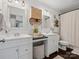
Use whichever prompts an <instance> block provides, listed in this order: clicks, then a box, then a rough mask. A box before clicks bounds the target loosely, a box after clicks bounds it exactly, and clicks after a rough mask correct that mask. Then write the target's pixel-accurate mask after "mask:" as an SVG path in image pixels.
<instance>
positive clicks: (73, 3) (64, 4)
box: [38, 0, 79, 14]
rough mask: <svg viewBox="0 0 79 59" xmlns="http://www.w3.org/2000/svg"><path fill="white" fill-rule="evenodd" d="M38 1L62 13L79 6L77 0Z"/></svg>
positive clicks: (78, 0)
mask: <svg viewBox="0 0 79 59" xmlns="http://www.w3.org/2000/svg"><path fill="white" fill-rule="evenodd" d="M38 1H39V2H41V3H43V4H46V5H48V6H50V7H51V8H53V9H55V10H56V11H58V12H60V13H61V14H62V13H65V12H68V11H72V10H75V9H78V8H79V0H38Z"/></svg>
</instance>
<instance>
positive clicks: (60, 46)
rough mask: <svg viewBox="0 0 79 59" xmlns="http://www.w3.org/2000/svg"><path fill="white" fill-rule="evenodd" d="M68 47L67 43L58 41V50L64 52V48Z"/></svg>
mask: <svg viewBox="0 0 79 59" xmlns="http://www.w3.org/2000/svg"><path fill="white" fill-rule="evenodd" d="M68 45H69V43H68V42H66V41H63V40H60V41H59V48H60V49H62V50H66V47H67V46H68Z"/></svg>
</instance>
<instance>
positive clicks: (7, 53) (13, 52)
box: [0, 48, 18, 59]
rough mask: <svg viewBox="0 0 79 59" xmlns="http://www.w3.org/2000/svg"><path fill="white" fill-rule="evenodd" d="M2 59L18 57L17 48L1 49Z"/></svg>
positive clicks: (0, 55)
mask: <svg viewBox="0 0 79 59" xmlns="http://www.w3.org/2000/svg"><path fill="white" fill-rule="evenodd" d="M0 59H18V51H17V48H7V49H2V50H0Z"/></svg>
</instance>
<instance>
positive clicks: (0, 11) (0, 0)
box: [0, 0, 2, 13]
mask: <svg viewBox="0 0 79 59" xmlns="http://www.w3.org/2000/svg"><path fill="white" fill-rule="evenodd" d="M0 13H2V0H0Z"/></svg>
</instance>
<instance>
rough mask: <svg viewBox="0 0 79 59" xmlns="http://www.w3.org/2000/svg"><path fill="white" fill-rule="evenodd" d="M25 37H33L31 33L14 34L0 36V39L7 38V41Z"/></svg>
mask: <svg viewBox="0 0 79 59" xmlns="http://www.w3.org/2000/svg"><path fill="white" fill-rule="evenodd" d="M24 38H32V36H31V35H27V34H23V35H22V34H21V35H19V36H13V35H2V36H0V40H3V39H4V40H7V41H10V40H16V39H24Z"/></svg>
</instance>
